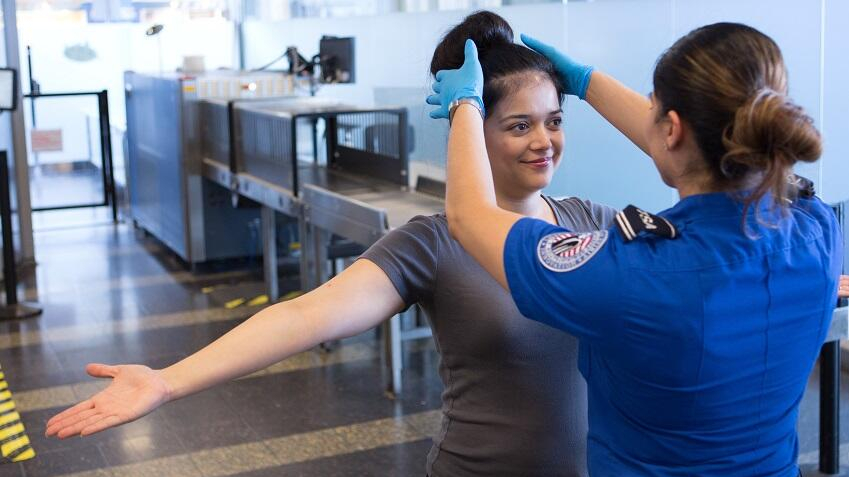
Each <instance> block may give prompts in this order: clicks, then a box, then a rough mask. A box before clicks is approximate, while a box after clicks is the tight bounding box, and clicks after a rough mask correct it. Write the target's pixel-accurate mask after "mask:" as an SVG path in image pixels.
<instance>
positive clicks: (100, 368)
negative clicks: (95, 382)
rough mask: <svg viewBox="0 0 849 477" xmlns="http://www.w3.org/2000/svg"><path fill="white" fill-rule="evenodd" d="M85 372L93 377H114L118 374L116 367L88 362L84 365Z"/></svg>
mask: <svg viewBox="0 0 849 477" xmlns="http://www.w3.org/2000/svg"><path fill="white" fill-rule="evenodd" d="M85 372H86V373H88V375H89V376H91V377H94V378H114V377H115V375H116V374H118V367H117V366H109V365H108V364H101V363H89V364H88V365H86V367H85Z"/></svg>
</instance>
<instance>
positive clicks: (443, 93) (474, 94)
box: [427, 40, 483, 119]
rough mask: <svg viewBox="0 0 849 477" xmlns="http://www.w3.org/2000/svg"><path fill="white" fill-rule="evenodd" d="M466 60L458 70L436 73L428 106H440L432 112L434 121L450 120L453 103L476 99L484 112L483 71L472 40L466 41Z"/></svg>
mask: <svg viewBox="0 0 849 477" xmlns="http://www.w3.org/2000/svg"><path fill="white" fill-rule="evenodd" d="M465 53H466V60H465V61H464V62H463V66H461V67H460V69H457V70H440V71H438V72H437V73H436V82H435V83H433V92H434V93H435V94H432V95H430V96H428V97H427V104H432V105H434V106H439V108H437V109H435V110H433V111H431V112H430V117H432V118H433V119H448V112H449V111H448V106H449V105H450V104H451V102H452V101H454V100H457V99H463V98H474V99H476V100H477V101H478V104H479V105H480V107H481V111H483V99H482V98H483V70H482V69H481V64H480V61H478V47H477V46H475V42H474V41H472V40H466V49H465Z"/></svg>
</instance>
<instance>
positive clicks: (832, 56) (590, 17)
mask: <svg viewBox="0 0 849 477" xmlns="http://www.w3.org/2000/svg"><path fill="white" fill-rule="evenodd" d="M496 11H497V12H498V13H499V14H501V15H503V16H504V17H505V18H506V19H507V20H508V21H509V22H510V23H511V24H512V25H513V27H514V30H515V31H516V33H517V34H518V33H519V32H529V33H532V34H533V35H534V36H537V37H539V38H541V39H544V40H546V41H547V42H549V43H551V44H554V45H555V46H557V47H559V48H563V49H565V50H566V51H568V52H569V53H570V54H571V55H573V56H574V57H575V58H576V59H578V60H580V61H583V62H586V63H589V64H593V65H596V66H597V67H598V68H600V69H603V70H605V71H607V72H609V73H612V74H613V75H614V76H616V77H617V78H619V79H620V80H622V81H623V82H624V83H625V84H627V85H628V86H630V87H632V88H635V89H637V90H638V91H641V92H646V93H648V92H649V91H650V90H651V73H652V68H653V66H654V63H655V61H656V60H657V58H658V56H659V55H660V54H661V53H662V52H663V50H664V49H665V48H667V47H668V46H670V45H671V44H672V42H673V41H674V40H675V39H677V38H679V37H680V36H682V35H684V34H686V33H687V32H688V31H690V30H691V29H693V28H695V27H697V26H700V25H705V24H708V23H713V22H717V21H736V22H743V23H748V24H750V25H752V26H754V27H756V28H758V29H761V30H762V31H764V32H765V33H767V34H768V35H770V36H772V37H773V38H774V39H775V40H776V41H777V42H778V44H779V46H781V48H782V50H783V52H784V55H785V60H786V62H787V65H788V69H789V71H790V94H791V96H792V97H793V98H794V99H795V100H796V101H797V102H798V103H799V104H801V105H802V106H804V107H805V108H806V109H807V111H808V112H809V114H811V115H812V117H814V118H815V120H816V123H817V125H818V127H820V128H821V130H822V132H823V135H824V138H825V144H826V149H825V154H824V155H823V158H822V159H821V161H820V162H818V163H817V164H814V165H805V166H800V167H799V168H798V172H800V173H801V174H803V175H805V176H807V177H809V178H811V179H813V180H814V181H815V182H816V184H817V188H818V190H819V191H820V194H821V195H822V196H823V198H824V199H825V200H827V201H838V200H846V199H847V198H849V187H847V181H848V180H849V157H847V155H849V130H847V129H849V126H847V125H849V93H847V89H846V86H845V78H846V77H847V76H849V62H846V61H845V51H847V50H849V4H847V2H846V1H845V0H597V1H595V2H574V3H570V4H567V5H561V4H553V5H527V6H515V7H504V8H500V9H497V10H496ZM468 13H469V12H467V11H465V12H464V11H454V12H435V13H422V14H393V15H383V16H377V17H369V18H356V19H338V18H336V19H300V20H289V21H285V22H277V23H263V22H251V23H248V24H247V25H246V35H245V45H246V64H247V66H248V67H252V66H257V65H261V64H264V63H265V62H267V61H269V60H270V59H272V58H274V57H275V56H277V55H278V54H279V53H280V52H282V51H283V50H284V49H285V48H286V46H288V45H295V46H298V48H299V49H301V50H302V51H303V52H304V53H308V54H312V53H314V52H315V51H316V49H317V46H318V40H319V38H320V37H321V35H322V34H331V35H337V36H354V37H356V39H357V40H356V41H357V51H356V52H357V62H356V68H357V72H356V74H357V84H356V85H351V86H332V87H326V88H325V89H324V90H323V91H322V92H321V94H323V95H331V96H338V97H343V98H346V99H348V100H351V101H356V102H361V103H365V104H370V103H373V102H375V98H377V100H378V101H380V102H382V101H383V100H382V99H381V98H384V97H389V98H392V99H393V100H395V101H401V102H403V103H404V104H407V103H409V104H411V105H412V104H422V103H423V101H424V97H425V95H426V92H427V88H428V86H429V77H428V74H427V67H428V64H429V61H430V55H431V54H432V52H433V49H434V47H435V46H436V43H437V42H438V40H439V38H440V36H441V35H442V34H443V33H444V32H445V31H447V30H448V29H449V28H451V27H452V26H453V25H454V24H456V23H457V22H459V21H460V20H461V19H462V18H463V17H464V16H465V15H467V14H468ZM404 88H406V91H407V92H408V93H406V94H407V96H408V97H407V98H406V99H404V98H403V94H402V93H401V91H403V90H402V89H404ZM389 90H391V94H385V93H386V91H389ZM417 102H418V103H417ZM425 111H426V109H425V108H424V107H423V106H422V107H420V109H418V110H414V111H411V117H412V119H413V123H414V125H415V124H416V121H417V120H418V121H419V123H420V124H424V123H425V121H427V119H426V118H421V116H422V115H424V114H425V113H424V112H425ZM566 111H567V115H566V141H567V147H566V151H565V162H564V167H563V168H562V169H561V171H560V172H559V173H558V175H557V176H556V177H555V180H554V181H553V183H552V185H551V187H550V189H549V192H551V193H553V194H573V195H580V196H585V197H588V198H591V199H594V200H598V201H601V202H605V203H608V204H610V205H613V206H617V207H622V206H624V205H626V204H628V203H634V204H636V205H639V206H641V207H644V208H647V209H650V210H659V209H662V208H665V207H668V206H670V205H672V204H674V202H675V200H676V196H675V194H674V193H673V191H672V190H670V189H669V188H667V187H666V186H664V185H663V184H662V182H661V181H660V179H659V178H658V175H657V173H656V171H655V170H654V167H653V166H652V164H651V161H650V160H649V159H648V158H647V157H645V156H644V155H643V154H642V153H640V152H639V151H638V150H637V149H636V148H635V147H633V146H632V145H631V144H629V143H628V142H627V140H625V139H624V138H623V137H622V136H621V135H620V134H619V133H618V132H617V131H616V130H614V129H613V128H612V127H610V126H609V125H607V124H605V123H604V121H603V120H601V119H600V118H599V117H598V115H597V114H596V113H595V112H594V111H592V110H591V108H589V107H587V105H586V104H585V103H582V102H580V101H577V100H574V99H573V100H570V101H569V104H568V105H567V107H566ZM420 129H422V130H424V131H425V132H426V134H421V133H420V134H418V136H419V137H417V138H416V142H417V144H418V145H422V144H423V141H425V140H426V142H427V146H429V148H428V147H425V150H427V151H428V152H427V155H426V156H425V157H421V155H420V156H419V157H417V159H418V160H419V161H423V162H426V163H428V164H431V165H438V164H444V157H438V156H439V155H440V152H439V151H444V148H442V149H440V148H439V147H434V144H440V143H442V144H444V140H445V138H444V131H445V126H444V124H443V125H441V126H440V125H439V123H437V125H435V126H434V124H433V123H431V124H430V126H428V127H424V126H422V127H421V128H420ZM417 132H421V131H417ZM440 134H442V135H441V136H440ZM442 154H443V155H444V152H442Z"/></svg>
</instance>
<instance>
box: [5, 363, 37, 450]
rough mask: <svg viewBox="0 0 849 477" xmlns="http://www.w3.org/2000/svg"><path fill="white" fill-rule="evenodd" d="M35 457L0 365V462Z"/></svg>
mask: <svg viewBox="0 0 849 477" xmlns="http://www.w3.org/2000/svg"><path fill="white" fill-rule="evenodd" d="M33 457H35V451H34V450H33V449H32V447H31V446H30V444H29V437H27V434H26V430H25V429H24V424H23V423H22V422H21V416H20V414H18V412H17V411H16V410H15V401H13V400H12V392H11V391H9V385H8V384H7V383H6V375H5V374H3V368H2V367H0V464H6V463H9V462H20V461H22V460H27V459H32V458H33Z"/></svg>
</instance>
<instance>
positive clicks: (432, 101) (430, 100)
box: [425, 94, 442, 106]
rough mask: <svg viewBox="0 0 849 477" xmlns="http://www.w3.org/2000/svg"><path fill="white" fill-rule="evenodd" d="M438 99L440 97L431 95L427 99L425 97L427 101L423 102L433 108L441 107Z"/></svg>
mask: <svg viewBox="0 0 849 477" xmlns="http://www.w3.org/2000/svg"><path fill="white" fill-rule="evenodd" d="M439 98H440V96H439V95H438V94H432V95H430V96H428V97H427V99H426V100H425V102H426V103H427V104H432V105H434V106H441V105H442V101H441V100H440V99H439Z"/></svg>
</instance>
